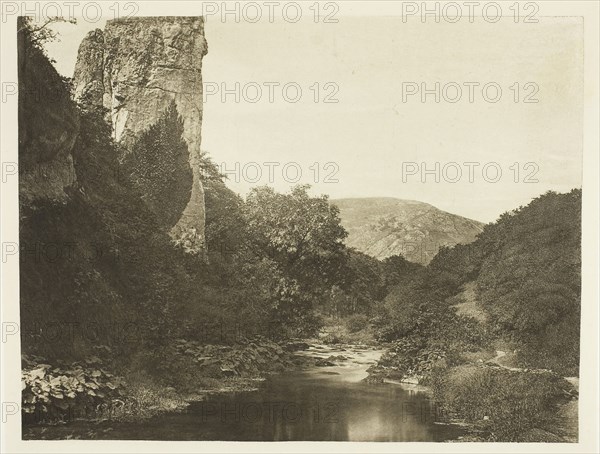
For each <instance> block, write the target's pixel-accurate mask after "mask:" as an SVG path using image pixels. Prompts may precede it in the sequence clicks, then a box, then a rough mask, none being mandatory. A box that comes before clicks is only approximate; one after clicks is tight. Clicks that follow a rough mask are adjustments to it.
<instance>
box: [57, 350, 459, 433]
mask: <svg viewBox="0 0 600 454" xmlns="http://www.w3.org/2000/svg"><path fill="white" fill-rule="evenodd" d="M332 353H333V354H335V355H339V354H343V356H344V357H345V358H346V360H344V361H341V362H339V363H338V364H337V365H336V366H329V367H315V368H314V369H312V370H308V371H295V372H289V373H287V374H282V375H277V376H273V377H271V378H269V379H268V380H266V381H265V382H264V383H263V384H262V386H261V388H260V390H259V391H256V392H247V393H235V394H221V395H214V396H210V397H209V398H208V399H207V400H206V401H203V402H197V403H194V404H192V405H191V406H190V407H189V409H188V411H186V412H184V413H173V414H164V415H159V416H157V417H155V418H153V419H151V420H147V421H140V422H137V423H118V422H114V421H112V422H111V421H109V422H105V423H101V424H94V425H91V424H90V423H89V422H87V423H86V422H75V423H73V424H69V425H67V426H63V427H61V428H58V427H57V428H55V429H54V430H53V432H55V433H53V438H54V436H56V438H65V436H66V435H67V433H68V434H69V435H71V436H73V435H74V436H75V437H77V438H101V439H113V440H119V439H125V440H126V439H129V440H132V439H133V440H222V441H234V440H237V441H262V440H264V441H444V440H448V439H454V438H457V437H458V436H459V435H460V434H461V433H460V429H458V428H456V427H453V426H445V425H438V424H434V422H435V421H436V419H439V409H438V408H437V407H436V405H434V404H433V403H432V402H431V401H430V400H429V398H428V396H427V394H425V393H424V392H420V391H413V390H407V389H405V388H403V387H401V386H398V385H394V384H378V385H373V384H367V383H364V382H363V381H362V379H363V378H364V377H365V376H366V375H367V373H366V369H367V368H368V367H369V365H370V364H372V363H373V362H374V361H376V359H377V358H378V357H379V355H380V354H381V352H377V351H373V350H368V349H356V348H350V349H348V350H344V351H340V350H332V349H331V348H325V347H317V348H315V349H311V350H310V351H308V352H305V354H308V355H317V356H322V357H324V358H325V357H328V356H330V355H332ZM63 432H64V433H63Z"/></svg>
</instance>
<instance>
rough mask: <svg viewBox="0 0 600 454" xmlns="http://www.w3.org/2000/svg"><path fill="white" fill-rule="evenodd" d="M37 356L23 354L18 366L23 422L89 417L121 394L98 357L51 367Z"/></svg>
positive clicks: (120, 386)
mask: <svg viewBox="0 0 600 454" xmlns="http://www.w3.org/2000/svg"><path fill="white" fill-rule="evenodd" d="M40 359H41V358H32V359H30V358H28V357H26V356H25V357H24V363H25V364H24V366H23V369H22V400H23V414H24V418H25V420H26V421H29V420H35V421H36V422H40V421H56V420H64V419H73V418H74V417H82V416H89V415H90V414H94V413H96V412H99V411H100V409H101V407H102V405H103V404H106V403H107V402H112V401H114V400H120V398H121V397H122V392H121V391H122V383H121V380H120V379H119V378H118V377H115V376H113V375H112V374H110V373H108V372H106V371H105V370H104V369H102V368H101V366H102V364H101V361H100V359H99V358H97V357H91V358H90V359H88V360H87V361H86V364H81V363H77V362H76V363H72V364H69V365H58V366H51V365H50V364H44V363H39V360H40Z"/></svg>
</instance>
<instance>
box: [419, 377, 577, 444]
mask: <svg viewBox="0 0 600 454" xmlns="http://www.w3.org/2000/svg"><path fill="white" fill-rule="evenodd" d="M431 386H432V388H433V392H434V397H435V399H436V400H437V401H439V402H443V404H444V406H445V407H446V410H449V411H450V412H452V413H455V414H456V415H457V416H458V417H460V418H463V419H466V420H467V421H470V422H478V423H480V424H483V425H485V426H486V429H487V430H488V431H489V434H490V435H489V438H490V440H492V441H506V442H511V441H519V439H520V437H521V436H523V435H524V434H525V433H526V432H527V431H528V430H530V429H533V428H540V427H543V426H544V424H546V423H547V422H548V421H549V420H550V419H551V418H552V416H553V415H554V414H555V412H556V407H557V406H558V405H559V404H560V403H563V402H565V401H566V399H568V397H567V396H568V394H569V391H568V390H569V384H568V383H567V382H566V381H565V380H564V379H562V378H561V377H559V376H557V375H554V374H552V373H532V372H516V371H509V370H506V369H499V368H491V367H477V366H462V367H456V368H452V369H446V368H444V367H438V368H434V370H433V372H432V379H431Z"/></svg>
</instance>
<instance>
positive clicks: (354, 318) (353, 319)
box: [346, 314, 369, 333]
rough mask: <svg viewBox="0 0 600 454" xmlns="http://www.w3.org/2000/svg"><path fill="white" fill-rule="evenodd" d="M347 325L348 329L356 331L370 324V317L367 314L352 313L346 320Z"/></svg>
mask: <svg viewBox="0 0 600 454" xmlns="http://www.w3.org/2000/svg"><path fill="white" fill-rule="evenodd" d="M346 326H347V327H348V331H350V332H351V333H356V332H358V331H361V330H363V329H365V328H366V327H367V326H369V317H367V316H366V315H365V314H354V315H351V316H350V317H348V319H347V320H346Z"/></svg>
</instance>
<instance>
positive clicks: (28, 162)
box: [18, 25, 79, 206]
mask: <svg viewBox="0 0 600 454" xmlns="http://www.w3.org/2000/svg"><path fill="white" fill-rule="evenodd" d="M20 29H21V30H23V29H24V27H23V26H22V25H21V26H20ZM18 47H19V52H18V71H19V199H20V203H21V205H26V206H32V205H34V204H35V203H36V202H37V201H40V200H42V199H43V200H50V201H53V202H66V201H67V199H68V197H67V194H66V192H65V189H66V188H68V187H69V186H71V185H73V184H74V183H75V182H76V180H77V175H76V172H75V168H74V165H73V154H72V151H73V145H74V144H75V141H76V140H77V137H78V134H79V115H78V112H77V108H76V106H75V104H74V103H73V101H72V100H71V98H70V96H69V89H68V87H67V84H66V83H65V81H64V80H63V79H62V78H61V77H60V75H59V74H58V73H57V72H56V70H55V69H54V67H53V66H52V64H51V63H50V62H49V61H48V59H47V58H46V57H45V56H44V54H43V52H42V51H41V50H40V49H39V48H37V47H36V46H34V45H32V44H31V43H30V42H29V41H28V40H27V39H25V31H21V32H19V33H18Z"/></svg>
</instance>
